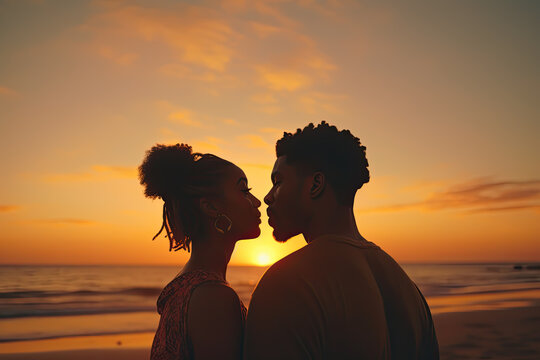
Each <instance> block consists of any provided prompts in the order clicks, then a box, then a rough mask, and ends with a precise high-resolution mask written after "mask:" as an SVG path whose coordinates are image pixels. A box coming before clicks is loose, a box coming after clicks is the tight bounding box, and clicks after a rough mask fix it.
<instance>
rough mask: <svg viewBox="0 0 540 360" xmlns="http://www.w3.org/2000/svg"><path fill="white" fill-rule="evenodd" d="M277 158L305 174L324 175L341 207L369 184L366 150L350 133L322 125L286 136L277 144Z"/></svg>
mask: <svg viewBox="0 0 540 360" xmlns="http://www.w3.org/2000/svg"><path fill="white" fill-rule="evenodd" d="M276 155H277V156H278V157H280V156H286V157H287V163H288V164H291V165H294V166H297V167H299V168H300V170H304V171H321V172H322V173H324V175H325V176H326V178H327V179H328V182H329V183H330V185H331V186H332V188H333V189H334V191H335V192H336V195H337V197H338V200H340V202H341V203H343V204H346V205H349V204H352V202H353V201H354V194H355V193H356V190H357V189H360V188H361V187H362V185H364V184H365V183H367V182H368V181H369V169H368V161H367V159H366V147H365V146H363V145H362V144H361V143H360V139H358V138H357V137H355V136H354V135H353V134H351V132H350V131H349V130H341V131H339V130H338V129H337V128H336V127H335V126H332V125H329V124H328V123H327V122H326V121H322V122H321V123H320V124H319V125H317V126H314V125H313V124H311V123H310V124H309V125H308V126H306V127H305V128H304V129H298V130H296V133H294V134H291V133H287V132H285V133H284V134H283V137H282V138H281V139H279V140H278V141H277V143H276Z"/></svg>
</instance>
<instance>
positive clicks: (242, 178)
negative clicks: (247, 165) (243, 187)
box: [236, 177, 247, 185]
mask: <svg viewBox="0 0 540 360" xmlns="http://www.w3.org/2000/svg"><path fill="white" fill-rule="evenodd" d="M242 180H243V181H245V183H246V184H247V179H246V178H245V177H241V178H240V179H238V181H237V182H236V185H238V184H240V182H242Z"/></svg>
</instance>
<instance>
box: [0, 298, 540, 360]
mask: <svg viewBox="0 0 540 360" xmlns="http://www.w3.org/2000/svg"><path fill="white" fill-rule="evenodd" d="M433 319H434V323H435V329H436V332H437V337H438V340H439V347H440V354H441V359H444V360H452V359H467V358H471V359H502V360H510V359H524V360H528V359H530V360H533V359H538V358H540V333H538V329H540V304H539V303H538V302H534V303H530V306H526V307H512V308H502V309H489V310H486V309H484V310H473V311H461V312H443V313H435V314H434V315H433ZM153 336H154V333H151V332H146V333H137V334H116V335H100V336H81V337H69V338H58V339H51V340H31V341H16V342H6V343H0V360H7V359H19V360H29V359H36V360H52V359H58V360H67V359H81V360H86V359H96V358H99V359H101V360H113V359H119V360H123V359H135V360H137V359H148V358H149V355H150V347H151V344H152V339H153ZM28 349H32V350H31V351H28Z"/></svg>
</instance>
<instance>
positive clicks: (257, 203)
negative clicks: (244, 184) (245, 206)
mask: <svg viewBox="0 0 540 360" xmlns="http://www.w3.org/2000/svg"><path fill="white" fill-rule="evenodd" d="M253 198H254V199H255V201H254V202H253V206H255V207H256V208H259V207H261V205H262V203H261V200H259V199H258V198H257V197H255V196H254V197H253Z"/></svg>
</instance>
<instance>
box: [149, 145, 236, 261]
mask: <svg viewBox="0 0 540 360" xmlns="http://www.w3.org/2000/svg"><path fill="white" fill-rule="evenodd" d="M232 165H233V164H232V163H230V162H229V161H227V160H224V159H221V158H220V157H217V156H215V155H212V154H201V153H193V152H192V148H191V146H189V145H187V144H176V145H160V144H157V145H156V146H154V147H152V148H151V149H150V150H148V151H147V152H146V156H145V158H144V160H143V162H142V164H141V165H140V166H139V180H140V183H141V185H143V186H144V187H145V189H144V194H145V195H146V197H149V198H152V199H155V198H158V197H159V198H161V199H163V202H164V203H163V224H162V226H161V229H160V230H159V232H158V233H157V234H156V235H155V236H154V238H153V239H155V238H156V237H157V236H158V235H159V234H161V232H162V231H163V229H165V231H166V232H167V237H168V238H169V242H170V247H169V251H171V250H172V249H174V250H175V251H177V250H180V249H186V250H187V251H188V252H189V251H190V243H191V241H192V239H193V237H194V236H197V235H201V234H202V233H203V227H202V225H203V219H204V215H203V213H202V211H201V209H200V207H199V199H200V198H202V197H205V196H217V195H219V194H220V193H221V191H220V185H221V181H222V180H223V177H224V174H225V171H226V168H227V167H229V166H232ZM153 239H152V240H153Z"/></svg>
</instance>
